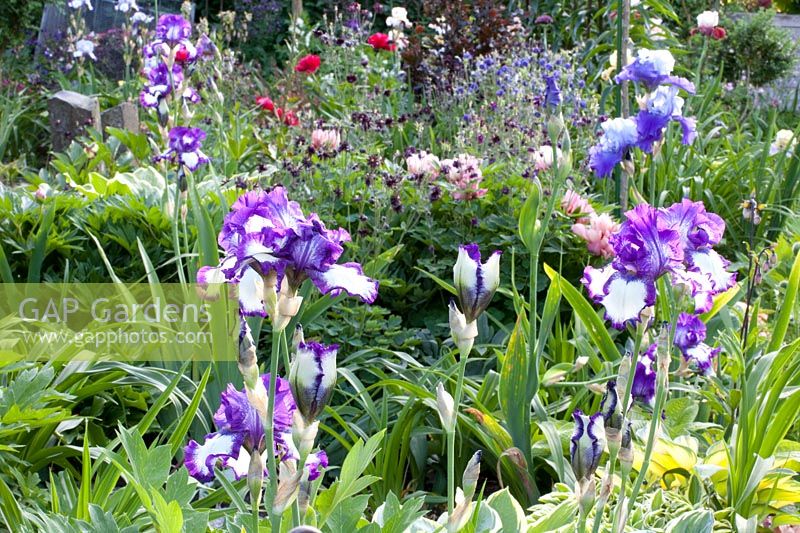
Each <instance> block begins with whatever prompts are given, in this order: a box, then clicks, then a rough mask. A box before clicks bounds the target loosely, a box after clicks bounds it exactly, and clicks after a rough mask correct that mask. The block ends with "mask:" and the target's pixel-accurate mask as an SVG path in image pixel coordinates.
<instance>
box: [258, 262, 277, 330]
mask: <svg viewBox="0 0 800 533" xmlns="http://www.w3.org/2000/svg"><path fill="white" fill-rule="evenodd" d="M261 283H262V286H263V289H262V291H263V294H264V309H266V311H267V315H269V317H270V318H272V319H273V327H274V322H275V317H276V316H277V314H278V288H277V287H278V273H277V272H275V271H274V270H270V271H269V272H268V273H267V275H265V276H262V281H261Z"/></svg>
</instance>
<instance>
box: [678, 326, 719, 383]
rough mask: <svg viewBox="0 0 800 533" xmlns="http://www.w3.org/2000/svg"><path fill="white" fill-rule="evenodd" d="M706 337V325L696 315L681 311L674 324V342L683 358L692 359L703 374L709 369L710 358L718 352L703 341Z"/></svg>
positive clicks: (717, 349)
mask: <svg viewBox="0 0 800 533" xmlns="http://www.w3.org/2000/svg"><path fill="white" fill-rule="evenodd" d="M705 339H706V325H705V324H704V323H703V321H702V320H700V318H699V317H698V316H696V315H690V314H689V313H681V314H680V315H679V316H678V321H677V323H676V325H675V337H674V344H675V346H676V347H677V348H678V349H680V351H681V353H682V354H683V358H684V359H685V360H686V361H687V362H688V361H694V362H695V363H696V364H697V368H698V369H699V370H700V372H702V373H703V374H706V373H708V372H709V370H711V360H712V359H713V358H714V357H716V356H717V354H719V352H720V350H721V349H720V348H712V347H711V346H709V345H707V344H706V343H704V342H703V341H704V340H705Z"/></svg>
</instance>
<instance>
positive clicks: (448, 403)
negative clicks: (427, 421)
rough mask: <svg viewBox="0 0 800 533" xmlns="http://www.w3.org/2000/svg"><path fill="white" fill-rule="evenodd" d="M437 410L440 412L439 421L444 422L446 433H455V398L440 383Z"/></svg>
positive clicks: (437, 391) (443, 426)
mask: <svg viewBox="0 0 800 533" xmlns="http://www.w3.org/2000/svg"><path fill="white" fill-rule="evenodd" d="M436 410H437V411H438V412H439V419H440V420H441V421H442V428H444V430H445V431H453V430H455V427H456V415H455V405H454V400H453V397H452V396H450V393H449V392H447V391H446V390H444V385H442V383H441V382H440V383H439V384H438V385H436Z"/></svg>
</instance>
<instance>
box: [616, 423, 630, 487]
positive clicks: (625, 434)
mask: <svg viewBox="0 0 800 533" xmlns="http://www.w3.org/2000/svg"><path fill="white" fill-rule="evenodd" d="M619 463H620V466H621V468H622V475H623V477H624V476H627V475H628V474H629V473H630V471H631V468H632V467H633V443H632V441H631V423H630V422H625V429H624V430H623V431H622V438H621V439H620V448H619Z"/></svg>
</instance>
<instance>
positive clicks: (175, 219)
mask: <svg viewBox="0 0 800 533" xmlns="http://www.w3.org/2000/svg"><path fill="white" fill-rule="evenodd" d="M178 172H179V173H180V172H182V170H180V169H179V170H178ZM179 182H180V180H178V181H177V182H175V199H174V200H175V201H174V204H175V208H174V209H173V213H172V246H173V247H174V248H175V260H176V261H177V267H178V279H179V280H180V282H181V284H182V285H186V274H185V273H184V272H183V258H182V255H181V240H180V235H179V233H180V232H179V230H178V224H180V223H181V222H180V219H181V191H180V188H181V187H180V184H179Z"/></svg>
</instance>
